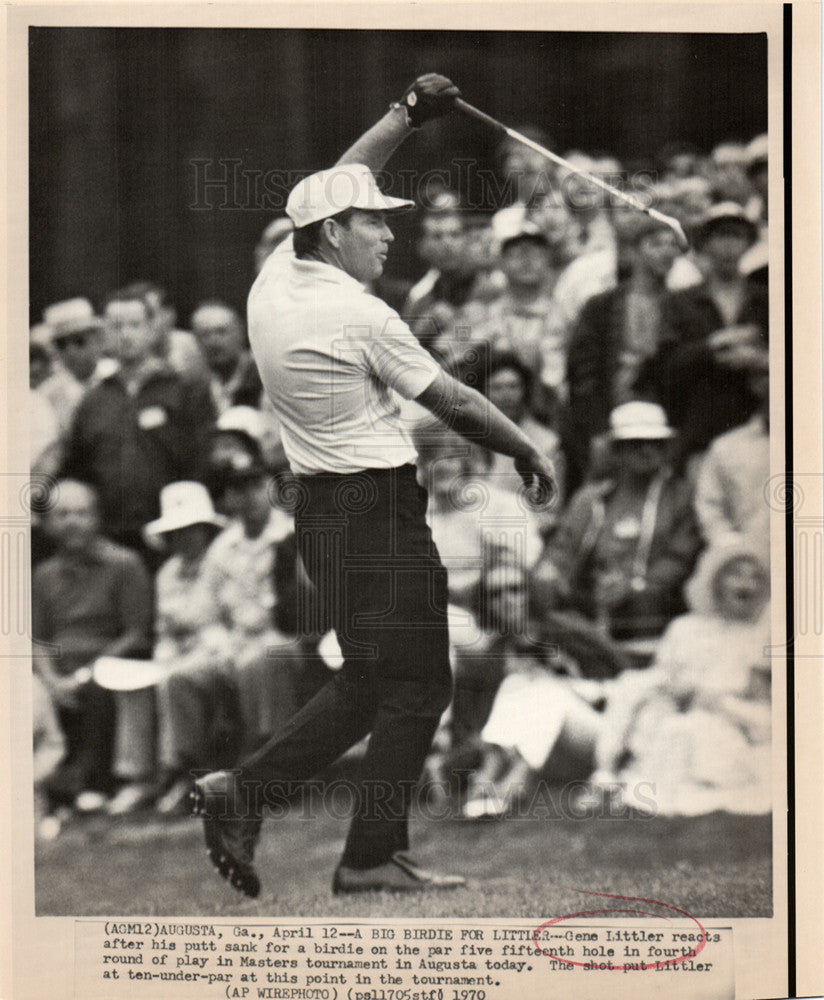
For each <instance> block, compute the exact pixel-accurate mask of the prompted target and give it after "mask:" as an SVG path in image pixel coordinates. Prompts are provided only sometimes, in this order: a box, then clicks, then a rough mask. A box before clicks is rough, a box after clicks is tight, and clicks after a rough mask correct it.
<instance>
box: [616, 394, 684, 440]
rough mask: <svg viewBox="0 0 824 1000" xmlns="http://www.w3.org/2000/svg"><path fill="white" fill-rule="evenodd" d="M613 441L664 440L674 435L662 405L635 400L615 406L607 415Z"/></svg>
mask: <svg viewBox="0 0 824 1000" xmlns="http://www.w3.org/2000/svg"><path fill="white" fill-rule="evenodd" d="M609 428H610V437H611V438H612V440H613V441H665V440H667V439H668V438H672V437H675V431H674V430H673V429H672V428H671V427H670V426H669V424H668V423H667V415H666V413H665V412H664V409H663V407H661V406H659V405H658V404H657V403H645V402H643V401H642V400H636V401H633V402H630V403H622V404H621V405H620V406H616V407H615V409H614V410H613V411H612V413H610V415H609Z"/></svg>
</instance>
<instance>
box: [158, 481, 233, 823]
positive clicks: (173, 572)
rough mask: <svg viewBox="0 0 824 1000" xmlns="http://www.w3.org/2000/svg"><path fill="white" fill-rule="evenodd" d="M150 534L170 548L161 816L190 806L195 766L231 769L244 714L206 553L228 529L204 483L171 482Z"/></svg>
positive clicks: (164, 604)
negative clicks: (207, 571)
mask: <svg viewBox="0 0 824 1000" xmlns="http://www.w3.org/2000/svg"><path fill="white" fill-rule="evenodd" d="M160 507H161V516H160V518H158V520H156V521H152V522H151V523H150V524H147V525H146V528H145V532H146V535H147V537H148V538H149V539H150V540H151V541H152V542H154V543H155V544H158V545H162V546H164V548H165V550H166V551H168V552H169V553H170V555H169V558H168V559H167V560H166V561H165V562H164V563H163V565H162V566H161V567H160V570H159V571H158V574H157V579H156V581H155V607H156V620H155V647H154V660H155V662H156V663H159V664H162V665H163V666H164V667H165V668H166V674H165V677H164V678H163V679H162V680H161V681H160V683H159V684H158V685H157V689H156V695H157V714H158V748H159V749H158V755H159V763H160V785H161V787H162V788H164V789H165V793H164V794H163V796H162V797H161V798H160V799H159V800H158V802H157V810H158V812H160V813H161V814H166V815H168V814H172V813H176V812H179V811H180V810H181V809H182V808H183V807H185V806H186V805H187V800H188V794H189V791H190V788H191V781H192V772H193V771H195V770H197V769H200V770H215V769H216V768H219V767H229V766H231V764H232V763H233V762H234V757H235V755H236V752H237V749H238V747H237V740H236V734H237V726H238V722H239V720H238V718H237V714H236V711H235V701H236V693H235V689H234V680H233V671H232V652H233V650H232V643H231V637H230V633H229V631H228V629H227V628H226V627H225V626H224V625H222V624H221V623H220V622H219V620H218V618H219V613H218V607H217V605H216V603H215V600H214V595H213V594H212V593H211V592H210V591H209V589H208V587H207V581H206V579H205V577H204V573H203V564H204V557H205V555H206V551H207V549H208V548H209V545H210V544H211V542H212V541H213V540H214V538H215V536H216V535H217V534H218V533H219V532H220V531H221V530H222V529H223V528H224V527H225V525H226V519H225V518H223V517H221V516H220V515H218V514H216V513H215V511H214V509H213V507H212V502H211V500H210V498H209V494H208V493H207V491H206V488H205V487H204V486H203V485H202V484H201V483H194V482H179V483H170V484H169V485H168V486H165V487H164V488H163V491H162V493H161V495H160Z"/></svg>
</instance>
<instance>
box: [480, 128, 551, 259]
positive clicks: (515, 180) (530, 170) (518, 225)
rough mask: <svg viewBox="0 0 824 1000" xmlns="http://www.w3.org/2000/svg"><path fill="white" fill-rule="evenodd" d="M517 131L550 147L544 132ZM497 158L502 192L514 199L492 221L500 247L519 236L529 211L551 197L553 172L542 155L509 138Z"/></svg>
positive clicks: (549, 161) (528, 218)
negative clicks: (499, 165) (517, 234)
mask: <svg viewBox="0 0 824 1000" xmlns="http://www.w3.org/2000/svg"><path fill="white" fill-rule="evenodd" d="M518 131H519V132H520V133H521V135H525V136H526V137H527V139H532V140H533V142H537V143H539V144H540V145H542V146H549V145H550V140H549V138H548V136H547V134H546V132H544V130H543V129H542V128H539V127H538V126H536V125H523V126H522V127H521V128H520V129H519V130H518ZM498 158H499V161H500V164H501V168H500V172H501V178H502V181H503V187H504V191H505V192H506V193H507V194H509V193H510V192H511V193H512V195H513V196H514V200H513V201H512V203H511V204H510V205H508V206H507V207H506V208H502V209H499V210H498V211H497V212H496V213H495V215H494V216H493V217H492V230H493V232H494V234H495V237H496V239H497V240H498V242H499V243H501V242H503V241H504V240H506V239H508V238H509V237H510V236H512V235H513V234H515V233H517V232H520V230H521V229H522V228H523V225H524V223H525V222H528V221H530V220H531V213H532V211H533V210H534V209H535V208H536V207H537V206H538V205H539V204H541V203H542V202H543V201H544V200H545V199H546V198H547V197H549V196H550V195H551V194H552V193H553V191H554V188H555V174H556V170H555V165H554V164H553V162H552V161H551V160H548V159H547V158H546V157H545V156H544V155H543V154H542V153H539V152H538V151H537V150H534V149H531V148H530V147H529V146H525V145H524V144H523V143H522V142H518V141H517V140H516V139H512V138H510V137H509V136H507V138H505V139H504V140H503V141H502V143H501V146H500V149H499V150H498Z"/></svg>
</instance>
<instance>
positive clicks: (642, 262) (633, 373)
mask: <svg viewBox="0 0 824 1000" xmlns="http://www.w3.org/2000/svg"><path fill="white" fill-rule="evenodd" d="M616 229H617V232H618V238H619V253H620V255H621V257H622V258H623V260H624V261H625V264H626V266H627V275H626V277H625V278H624V279H623V280H622V281H621V282H620V283H619V284H618V286H617V287H616V288H613V289H611V290H610V291H607V292H601V294H599V295H595V296H593V298H591V299H590V300H589V302H587V304H586V305H585V306H584V308H583V310H582V311H581V315H580V318H579V319H578V323H577V325H576V327H575V331H574V333H573V335H572V341H571V343H570V347H569V359H568V366H567V367H568V378H569V391H570V411H571V433H570V442H569V443H570V446H571V448H572V451H573V452H574V459H575V463H576V469H577V471H578V475H579V477H583V475H584V474H585V472H586V469H587V467H588V463H589V452H590V444H591V442H592V440H593V438H595V437H596V436H597V435H603V434H604V433H606V430H607V428H608V426H609V414H610V413H611V412H612V410H613V409H614V408H615V407H616V406H618V405H620V404H621V403H625V402H628V401H629V400H631V399H634V398H636V396H635V392H636V389H635V383H636V380H637V377H638V373H639V372H640V370H641V367H642V365H643V364H644V362H645V361H646V360H647V359H648V358H650V357H652V356H653V355H654V354H656V352H657V351H658V344H659V339H660V333H661V308H662V301H663V299H664V296H665V295H666V285H665V282H666V279H667V275H668V274H669V271H670V269H671V267H672V264H673V262H674V261H675V259H676V258H677V257H678V254H679V250H678V246H677V244H676V242H675V236H674V235H673V233H672V230H670V229H669V228H668V227H667V226H663V225H661V223H659V222H656V221H655V220H654V219H652V218H650V217H649V216H646V215H643V214H642V213H641V212H630V211H627V212H622V213H620V214H619V215H618V217H617V219H616Z"/></svg>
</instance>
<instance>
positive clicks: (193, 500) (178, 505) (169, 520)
mask: <svg viewBox="0 0 824 1000" xmlns="http://www.w3.org/2000/svg"><path fill="white" fill-rule="evenodd" d="M226 523H227V522H226V518H225V517H223V516H222V515H220V514H216V513H215V509H214V507H213V506H212V498H211V497H210V496H209V491H208V490H207V489H206V487H205V486H204V485H203V483H194V482H187V481H183V482H179V483H169V485H168V486H164V487H163V489H162V490H161V491H160V517H159V518H158V519H157V520H156V521H150V522H149V523H148V524H147V525H146V526H145V527H144V528H143V537H144V538H145V539H146V541H147V542H148V544H149V545H153V546H156V545H157V544H158V542H159V539H158V536H159V535H163V534H165V533H166V532H167V531H177V530H178V529H180V528H189V527H191V526H192V525H193V524H211V525H212V526H213V527H215V528H223V527H225V525H226Z"/></svg>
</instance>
